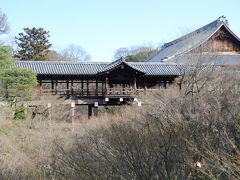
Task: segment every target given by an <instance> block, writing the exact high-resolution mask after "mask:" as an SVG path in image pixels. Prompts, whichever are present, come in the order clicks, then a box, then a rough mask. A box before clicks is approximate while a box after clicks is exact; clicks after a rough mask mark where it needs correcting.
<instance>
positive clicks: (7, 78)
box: [2, 67, 37, 101]
mask: <svg viewBox="0 0 240 180" xmlns="http://www.w3.org/2000/svg"><path fill="white" fill-rule="evenodd" d="M2 79H3V82H4V87H3V88H2V92H3V93H4V95H5V98H6V99H8V100H15V101H26V100H31V96H32V91H33V88H34V87H35V86H36V85H37V78H36V74H35V73H34V72H33V71H31V70H29V69H22V68H16V67H13V68H10V69H8V70H5V71H4V73H3V75H2Z"/></svg>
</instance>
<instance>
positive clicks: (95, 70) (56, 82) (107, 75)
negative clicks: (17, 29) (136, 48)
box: [16, 58, 181, 105]
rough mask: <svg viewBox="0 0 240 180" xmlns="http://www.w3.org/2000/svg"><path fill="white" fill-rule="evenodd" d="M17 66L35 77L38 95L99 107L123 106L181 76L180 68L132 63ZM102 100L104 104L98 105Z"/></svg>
mask: <svg viewBox="0 0 240 180" xmlns="http://www.w3.org/2000/svg"><path fill="white" fill-rule="evenodd" d="M16 64H17V66H19V67H22V68H30V69H32V70H33V71H35V72H36V73H37V79H38V82H39V89H40V91H39V95H40V96H43V95H45V94H52V95H59V96H65V97H71V98H72V99H94V100H95V101H97V102H98V103H99V104H113V105H114V104H116V103H117V102H122V103H124V102H125V101H129V100H130V99H131V98H134V97H135V95H138V94H139V93H141V92H143V93H144V92H146V91H147V90H148V89H159V88H167V87H168V86H169V84H170V83H172V82H173V80H174V79H175V78H176V77H177V76H179V75H180V72H181V71H180V66H176V65H167V64H163V63H145V62H143V63H133V62H126V61H125V60H124V59H123V58H121V59H119V60H116V61H114V62H112V63H91V62H59V61H58V62H56V61H18V62H16ZM101 100H103V101H101Z"/></svg>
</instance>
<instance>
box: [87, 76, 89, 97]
mask: <svg viewBox="0 0 240 180" xmlns="http://www.w3.org/2000/svg"><path fill="white" fill-rule="evenodd" d="M88 95H89V79H87V96H88Z"/></svg>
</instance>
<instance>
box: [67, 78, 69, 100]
mask: <svg viewBox="0 0 240 180" xmlns="http://www.w3.org/2000/svg"><path fill="white" fill-rule="evenodd" d="M66 83H67V96H69V82H68V79H67V81H66Z"/></svg>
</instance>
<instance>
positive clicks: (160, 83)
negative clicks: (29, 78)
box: [16, 16, 240, 116]
mask: <svg viewBox="0 0 240 180" xmlns="http://www.w3.org/2000/svg"><path fill="white" fill-rule="evenodd" d="M200 61H201V65H204V66H208V65H211V66H212V65H217V66H220V67H222V66H229V65H231V66H232V65H240V38H239V37H238V36H237V35H236V34H234V33H233V32H232V31H231V30H230V27H229V24H228V21H227V19H226V17H224V16H221V17H219V18H218V19H217V20H215V21H213V22H211V23H209V24H207V25H205V26H203V27H201V28H199V29H197V30H195V31H193V32H191V33H189V34H187V35H185V36H183V37H180V38H178V39H176V40H174V41H171V42H169V43H166V44H164V46H163V47H162V48H161V50H160V51H159V52H158V53H157V54H156V55H154V56H152V57H151V58H149V59H147V60H146V61H145V62H126V61H125V60H124V58H121V59H118V60H116V61H114V62H111V63H98V62H96V63H95V62H64V61H61V62H60V61H16V66H18V67H21V68H30V69H32V70H33V71H34V72H36V73H37V79H38V82H39V87H40V88H39V89H40V91H39V96H40V97H41V96H43V95H45V94H51V95H59V96H63V97H67V98H69V99H72V101H75V104H79V105H81V104H86V105H89V109H91V107H94V106H95V107H97V106H98V105H118V104H123V103H127V102H129V101H133V100H136V98H135V97H136V95H138V94H139V93H142V92H143V93H144V92H147V90H148V89H159V88H167V87H168V86H169V85H170V84H171V83H172V82H173V81H174V79H175V78H176V77H178V76H180V75H182V74H183V73H186V71H187V73H190V72H191V67H192V66H194V65H195V64H196V63H197V64H198V62H200ZM182 68H184V69H185V70H184V71H182ZM89 115H90V116H91V110H89Z"/></svg>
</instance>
